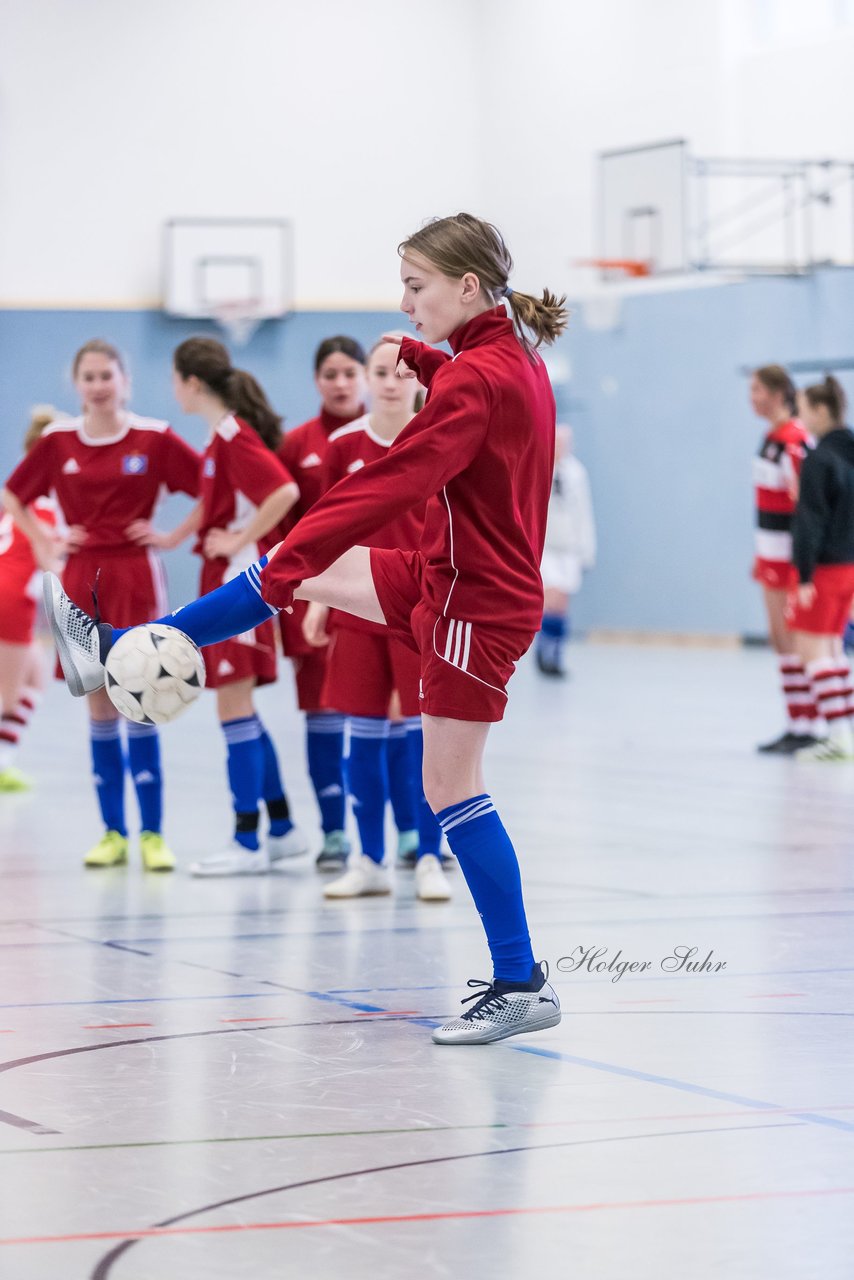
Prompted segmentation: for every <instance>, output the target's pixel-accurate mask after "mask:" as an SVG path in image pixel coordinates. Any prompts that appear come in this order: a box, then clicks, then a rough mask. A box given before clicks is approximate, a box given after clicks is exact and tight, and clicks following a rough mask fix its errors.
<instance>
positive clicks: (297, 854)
mask: <svg viewBox="0 0 854 1280" xmlns="http://www.w3.org/2000/svg"><path fill="white" fill-rule="evenodd" d="M264 843H265V845H266V846H267V853H268V854H269V856H270V861H271V862H281V861H282V859H283V858H301V857H302V855H303V854H304V853H308V841H307V840H306V838H305V836H304V835H303V833H302V832H301V831H300V829H299V827H291V829H290V831H288V832H287V833H286V834H285V835H283V836H271V835H269V833H268V835H267V838H266V839H265V841H264Z"/></svg>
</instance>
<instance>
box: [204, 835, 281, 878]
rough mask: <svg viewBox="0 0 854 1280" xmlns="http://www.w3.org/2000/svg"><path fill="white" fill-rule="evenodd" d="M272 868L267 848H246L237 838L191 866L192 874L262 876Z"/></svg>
mask: <svg viewBox="0 0 854 1280" xmlns="http://www.w3.org/2000/svg"><path fill="white" fill-rule="evenodd" d="M269 870H270V857H269V854H268V853H267V850H266V849H263V848H262V849H258V850H257V852H255V851H253V850H252V849H245V848H244V847H243V845H242V844H238V843H237V841H236V840H234V841H232V843H231V844H230V845H229V846H228V848H227V849H223V851H222V853H214V854H212V855H211V856H210V857H209V858H202V859H201V861H200V862H194V863H192V864H191V866H190V875H191V876H262V875H264V873H265V872H266V871H269Z"/></svg>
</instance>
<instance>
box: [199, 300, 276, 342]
mask: <svg viewBox="0 0 854 1280" xmlns="http://www.w3.org/2000/svg"><path fill="white" fill-rule="evenodd" d="M211 315H212V316H213V319H214V320H215V321H216V323H217V324H218V325H219V326H220V328H221V329H224V330H225V332H226V334H227V335H228V338H229V340H230V341H231V343H232V344H233V346H235V347H245V346H246V345H247V344H248V343H249V342H251V341H252V338H253V337H254V336H255V333H256V332H257V330H258V329H259V328H260V326H261V325H262V324H263V322H264V319H265V316H264V313H263V311H262V310H261V303H260V300H259V299H258V298H236V299H234V300H231V301H227V302H218V303H216V305H215V306H213V307H212V308H211Z"/></svg>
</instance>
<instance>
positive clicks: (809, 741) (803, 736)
mask: <svg viewBox="0 0 854 1280" xmlns="http://www.w3.org/2000/svg"><path fill="white" fill-rule="evenodd" d="M795 737H796V738H797V740H798V745H797V747H796V748H795V750H796V751H800V750H801V748H802V747H814V746H815V744H816V743H817V742H822V741H823V739H822V738H817V737H816V736H815V734H814V733H796V734H795Z"/></svg>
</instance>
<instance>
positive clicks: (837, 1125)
mask: <svg viewBox="0 0 854 1280" xmlns="http://www.w3.org/2000/svg"><path fill="white" fill-rule="evenodd" d="M507 1047H508V1048H509V1049H511V1050H512V1051H513V1052H514V1053H528V1054H532V1055H533V1056H535V1057H537V1058H553V1059H554V1060H555V1061H557V1062H569V1063H571V1064H572V1065H573V1066H575V1067H588V1068H591V1069H592V1070H593V1071H605V1072H607V1073H608V1074H609V1075H614V1076H624V1077H627V1078H628V1079H630V1080H642V1081H643V1082H644V1083H645V1084H659V1085H663V1086H664V1087H665V1088H667V1089H679V1090H680V1091H681V1092H682V1093H691V1094H694V1095H695V1096H697V1097H700V1098H712V1099H714V1100H715V1101H716V1102H730V1103H732V1104H733V1105H734V1106H738V1107H752V1108H756V1109H757V1110H762V1111H778V1112H779V1111H788V1108H786V1107H781V1106H780V1105H779V1104H778V1103H775V1102H764V1101H762V1100H760V1099H758V1098H743V1097H742V1096H741V1094H738V1093H724V1092H722V1091H721V1090H719V1089H707V1088H706V1087H705V1086H704V1085H699V1084H689V1083H688V1081H687V1080H673V1079H672V1078H671V1077H669V1076H656V1075H652V1074H651V1073H650V1072H648V1071H636V1070H635V1069H634V1068H633V1067H618V1066H616V1065H615V1064H614V1063H612V1062H596V1061H594V1060H593V1059H592V1058H577V1057H575V1056H574V1055H573V1054H571V1053H558V1052H557V1050H555V1049H538V1048H536V1046H535V1045H527V1044H511V1045H508V1046H507ZM790 1114H791V1115H792V1116H795V1117H797V1119H798V1120H803V1121H804V1122H805V1123H807V1124H819V1125H824V1126H826V1127H827V1128H829V1129H842V1130H843V1131H844V1132H845V1133H854V1123H851V1122H850V1121H848V1120H834V1119H832V1118H831V1117H829V1116H819V1115H816V1114H814V1113H813V1112H811V1111H798V1112H790Z"/></svg>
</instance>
